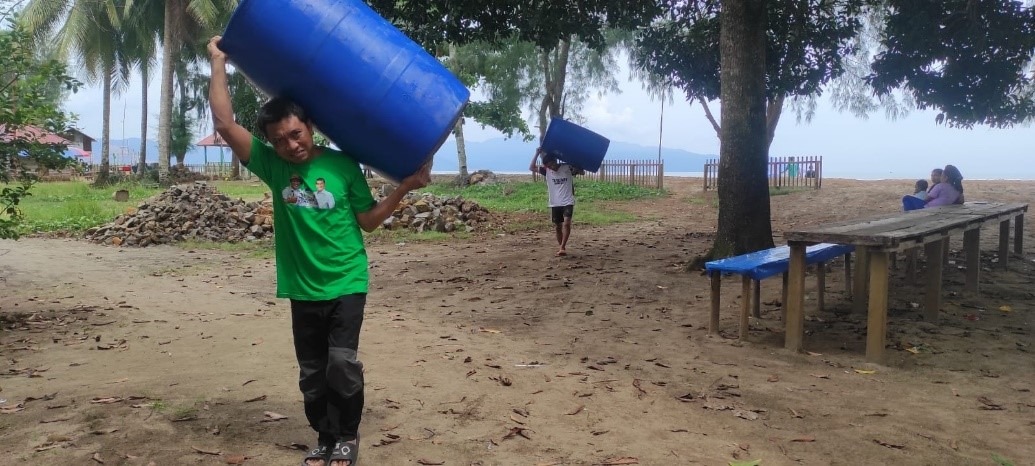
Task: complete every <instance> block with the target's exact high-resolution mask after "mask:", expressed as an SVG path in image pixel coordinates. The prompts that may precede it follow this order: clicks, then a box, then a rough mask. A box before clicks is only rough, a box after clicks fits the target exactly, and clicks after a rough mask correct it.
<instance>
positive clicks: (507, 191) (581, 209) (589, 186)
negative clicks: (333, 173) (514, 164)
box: [422, 179, 665, 229]
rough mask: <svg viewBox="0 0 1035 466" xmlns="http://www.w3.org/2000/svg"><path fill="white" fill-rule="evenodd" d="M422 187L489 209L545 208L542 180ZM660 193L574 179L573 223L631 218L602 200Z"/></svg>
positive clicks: (528, 210) (540, 210)
mask: <svg viewBox="0 0 1035 466" xmlns="http://www.w3.org/2000/svg"><path fill="white" fill-rule="evenodd" d="M422 191H425V192H430V193H432V194H435V195H436V196H451V197H455V196H463V197H464V199H469V200H472V201H474V202H477V203H478V204H479V205H481V206H482V207H485V208H486V209H489V211H491V212H509V213H543V214H544V215H545V214H546V212H547V207H546V206H547V194H546V186H545V185H544V184H543V183H542V182H534V181H504V182H500V183H496V184H491V185H478V186H469V187H466V188H459V187H457V186H455V185H452V184H449V183H436V184H432V185H431V186H428V187H427V188H424V189H423V190H422ZM664 195H665V191H659V190H656V189H648V188H644V187H640V186H631V185H626V184H620V183H604V182H600V181H594V180H587V179H576V180H575V197H576V199H577V201H578V204H577V206H576V208H575V223H576V224H584V225H606V224H610V223H621V222H631V221H635V220H636V216H635V215H632V214H629V213H627V212H617V211H615V210H614V209H613V207H609V206H608V205H606V204H607V203H613V202H622V201H633V200H639V199H649V198H653V197H661V196H664ZM535 226H539V223H538V222H535ZM508 227H510V229H515V226H514V225H508ZM517 229H520V228H517Z"/></svg>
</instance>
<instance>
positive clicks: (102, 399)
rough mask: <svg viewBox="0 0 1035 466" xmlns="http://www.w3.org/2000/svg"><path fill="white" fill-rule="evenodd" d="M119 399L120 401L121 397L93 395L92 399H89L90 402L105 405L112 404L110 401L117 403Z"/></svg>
mask: <svg viewBox="0 0 1035 466" xmlns="http://www.w3.org/2000/svg"><path fill="white" fill-rule="evenodd" d="M121 401H122V398H120V397H117V396H105V397H95V398H94V399H92V400H90V403H94V404H102V405H107V404H112V403H119V402H121Z"/></svg>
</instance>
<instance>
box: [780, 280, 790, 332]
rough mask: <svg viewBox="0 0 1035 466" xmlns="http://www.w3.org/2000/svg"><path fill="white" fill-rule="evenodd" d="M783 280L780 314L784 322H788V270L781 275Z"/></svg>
mask: <svg viewBox="0 0 1035 466" xmlns="http://www.w3.org/2000/svg"><path fill="white" fill-rule="evenodd" d="M780 277H781V278H782V282H781V284H780V314H781V318H782V319H783V321H784V322H787V305H788V304H787V279H788V277H787V272H784V273H783V274H781V275H780Z"/></svg>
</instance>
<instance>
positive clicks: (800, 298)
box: [784, 243, 805, 351]
mask: <svg viewBox="0 0 1035 466" xmlns="http://www.w3.org/2000/svg"><path fill="white" fill-rule="evenodd" d="M790 246H791V258H790V267H789V268H788V278H787V302H786V304H787V306H786V307H787V318H786V320H784V328H785V330H784V347H785V348H787V349H789V350H792V351H801V350H802V340H803V337H804V334H805V243H790Z"/></svg>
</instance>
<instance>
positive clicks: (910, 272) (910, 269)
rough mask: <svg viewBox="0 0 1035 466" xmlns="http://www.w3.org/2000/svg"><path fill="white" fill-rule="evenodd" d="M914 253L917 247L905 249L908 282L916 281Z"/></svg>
mask: <svg viewBox="0 0 1035 466" xmlns="http://www.w3.org/2000/svg"><path fill="white" fill-rule="evenodd" d="M916 255H917V248H911V249H909V250H907V251H906V280H907V281H909V283H916Z"/></svg>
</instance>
